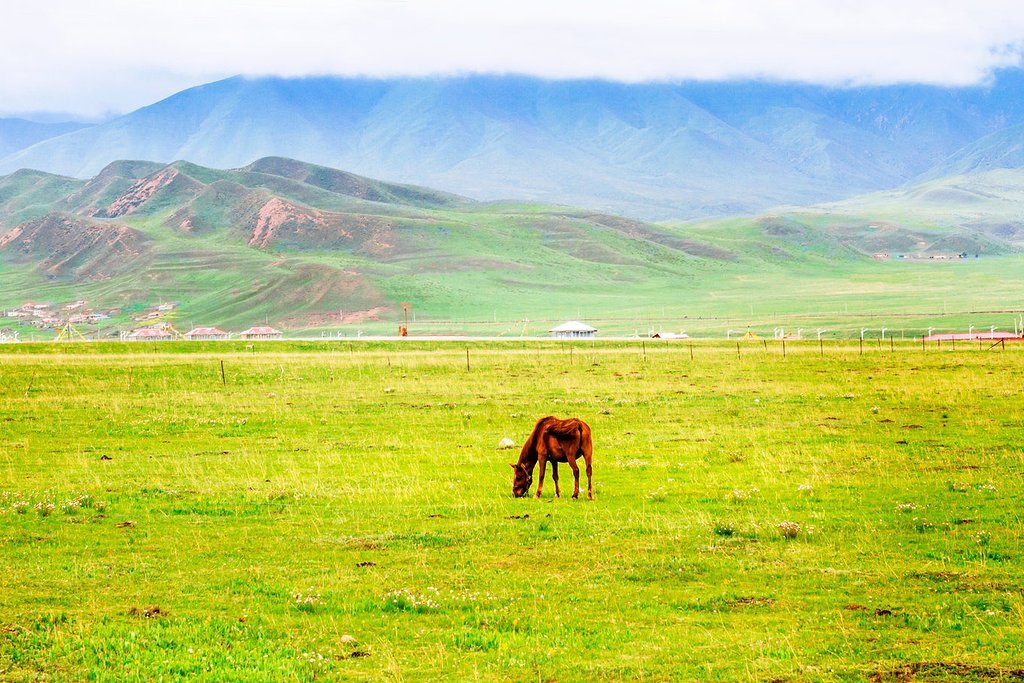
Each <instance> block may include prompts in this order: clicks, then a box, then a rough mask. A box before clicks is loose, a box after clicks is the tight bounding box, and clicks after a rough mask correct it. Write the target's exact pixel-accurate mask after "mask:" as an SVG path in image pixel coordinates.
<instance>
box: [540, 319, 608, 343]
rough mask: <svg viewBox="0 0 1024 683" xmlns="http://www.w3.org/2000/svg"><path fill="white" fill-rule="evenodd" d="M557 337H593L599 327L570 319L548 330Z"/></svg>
mask: <svg viewBox="0 0 1024 683" xmlns="http://www.w3.org/2000/svg"><path fill="white" fill-rule="evenodd" d="M548 331H549V332H550V333H551V336H552V337H554V338H555V339H593V337H594V334H595V333H596V332H597V328H595V327H591V326H590V325H588V324H586V323H581V322H580V321H579V320H570V321H569V322H567V323H562V324H561V325H559V326H558V327H553V328H551V329H550V330H548Z"/></svg>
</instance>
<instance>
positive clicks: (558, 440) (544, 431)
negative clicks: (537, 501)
mask: <svg viewBox="0 0 1024 683" xmlns="http://www.w3.org/2000/svg"><path fill="white" fill-rule="evenodd" d="M579 456H583V459H584V460H585V461H586V463H587V497H588V498H590V500H594V487H593V484H592V483H591V481H590V475H591V462H592V460H593V456H594V446H593V444H592V443H591V441H590V427H589V426H587V423H586V422H584V421H583V420H578V419H576V418H575V417H573V418H569V419H568V420H559V419H558V418H557V417H551V416H548V417H542V418H541V419H540V420H538V421H537V424H536V425H535V426H534V428H533V432H531V433H530V437H529V438H528V439H527V440H526V443H525V444H523V450H522V452H520V453H519V462H517V463H513V464H512V469H513V470H514V471H515V478H514V479H513V480H512V495H513V496H515V497H516V498H522V497H523V496H525V495H526V493H527V492H528V491H529V490H530V485H531V484H532V483H533V468H534V466H535V465H536V464H537V463H540V481H538V482H537V497H538V498H540V496H541V489H542V488H543V487H544V468H545V466H546V465H547V463H548V462H550V463H551V477H552V478H553V479H554V480H555V496H556V497H558V496H560V495H561V493H562V492H561V491H560V490H559V488H558V463H560V462H567V463H569V467H570V468H571V469H572V475H573V477H574V478H575V480H576V486H575V488H574V489H573V492H572V497H573V498H578V497H579V495H580V468H579V466H578V465H576V458H578V457H579Z"/></svg>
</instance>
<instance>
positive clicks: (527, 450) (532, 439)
mask: <svg viewBox="0 0 1024 683" xmlns="http://www.w3.org/2000/svg"><path fill="white" fill-rule="evenodd" d="M548 420H557V418H556V417H555V416H554V415H548V416H547V417H542V418H541V419H539V420H537V424H535V425H534V426H533V431H532V432H530V436H529V438H527V439H526V443H524V444H523V450H521V451H520V452H519V463H520V464H526V463H533V462H537V439H538V438H539V437H540V434H541V432H543V431H544V425H545V424H546V423H547V422H548ZM531 469H533V467H532V465H531Z"/></svg>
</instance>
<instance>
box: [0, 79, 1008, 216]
mask: <svg viewBox="0 0 1024 683" xmlns="http://www.w3.org/2000/svg"><path fill="white" fill-rule="evenodd" d="M17 125H22V124H14V123H11V122H10V120H8V121H0V173H11V172H14V171H16V170H18V169H22V168H31V169H36V170H40V171H45V172H48V173H54V174H59V175H65V176H71V177H77V178H89V177H92V176H93V175H94V174H97V173H99V172H100V171H101V170H102V169H104V167H106V166H107V165H108V164H110V163H111V162H114V161H117V160H120V159H146V160H150V161H153V162H159V163H168V162H171V161H174V160H180V159H187V160H189V161H191V162H194V163H197V164H203V165H205V166H209V167H215V168H240V167H243V166H246V165H248V164H251V163H252V162H253V161H255V160H257V159H259V158H263V157H267V156H280V157H288V158H294V159H299V160H302V161H305V162H311V163H316V164H320V165H323V166H328V167H334V168H344V169H346V170H347V171H351V172H353V173H356V174H359V175H363V176H372V177H376V178H383V179H387V180H388V181H391V182H398V183H408V184H416V185H423V186H429V187H434V188H439V189H441V190H444V191H447V192H452V193H455V194H459V195H463V196H466V197H470V198H473V199H477V200H497V199H514V200H520V201H534V202H543V203H549V204H550V203H557V204H566V205H573V206H584V207H588V208H592V209H594V210H596V211H601V212H606V213H608V212H610V213H618V214H623V215H628V216H631V217H633V218H639V219H643V220H656V219H657V220H662V219H693V218H696V217H701V216H712V215H723V214H729V215H731V214H738V213H748V212H756V211H761V210H764V209H766V208H770V207H775V206H779V205H786V204H801V205H806V204H810V203H818V202H824V201H834V200H840V199H843V198H847V197H851V196H854V195H859V194H863V193H867V192H872V191H878V190H885V189H892V188H897V187H901V186H903V185H905V184H907V183H913V182H918V181H927V180H930V179H938V178H942V177H946V176H950V175H955V174H965V173H976V172H982V171H987V170H992V169H996V168H1007V167H1009V168H1018V167H1021V166H1024V72H1022V71H1020V70H1006V71H1002V72H999V73H998V75H997V77H996V78H995V79H994V80H993V82H992V83H990V84H987V85H984V86H977V87H969V88H954V89H949V88H939V87H930V86H917V85H915V86H910V85H908V86H889V87H870V88H828V87H823V86H812V85H802V84H787V83H765V82H729V83H640V84H623V83H611V82H603V81H549V80H542V79H536V78H530V77H519V76H465V77H450V78H418V79H389V80H375V79H362V78H302V79H284V78H242V77H236V78H230V79H227V80H223V81H219V82H215V83H210V84H207V85H203V86H200V87H196V88H192V89H189V90H185V91H183V92H180V93H177V94H175V95H173V96H171V97H168V98H167V99H165V100H162V101H160V102H157V103H155V104H152V105H150V106H147V107H143V108H141V109H139V110H137V111H133V112H130V113H128V114H125V115H123V116H120V117H117V118H114V119H112V120H110V121H107V122H104V123H101V124H98V125H89V126H78V125H71V126H70V127H65V128H61V127H59V126H51V127H49V128H45V127H36V128H34V129H31V130H22V131H21V132H12V131H16V130H18V128H17ZM22 129H24V125H22Z"/></svg>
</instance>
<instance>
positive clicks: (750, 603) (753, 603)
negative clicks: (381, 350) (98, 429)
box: [729, 598, 776, 607]
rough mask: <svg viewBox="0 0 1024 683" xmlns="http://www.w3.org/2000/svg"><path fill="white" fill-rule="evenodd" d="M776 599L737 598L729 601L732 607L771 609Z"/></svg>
mask: <svg viewBox="0 0 1024 683" xmlns="http://www.w3.org/2000/svg"><path fill="white" fill-rule="evenodd" d="M775 603H776V600H775V598H736V599H735V600H730V601H729V606H730V607H771V606H772V605H774V604H775Z"/></svg>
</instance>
